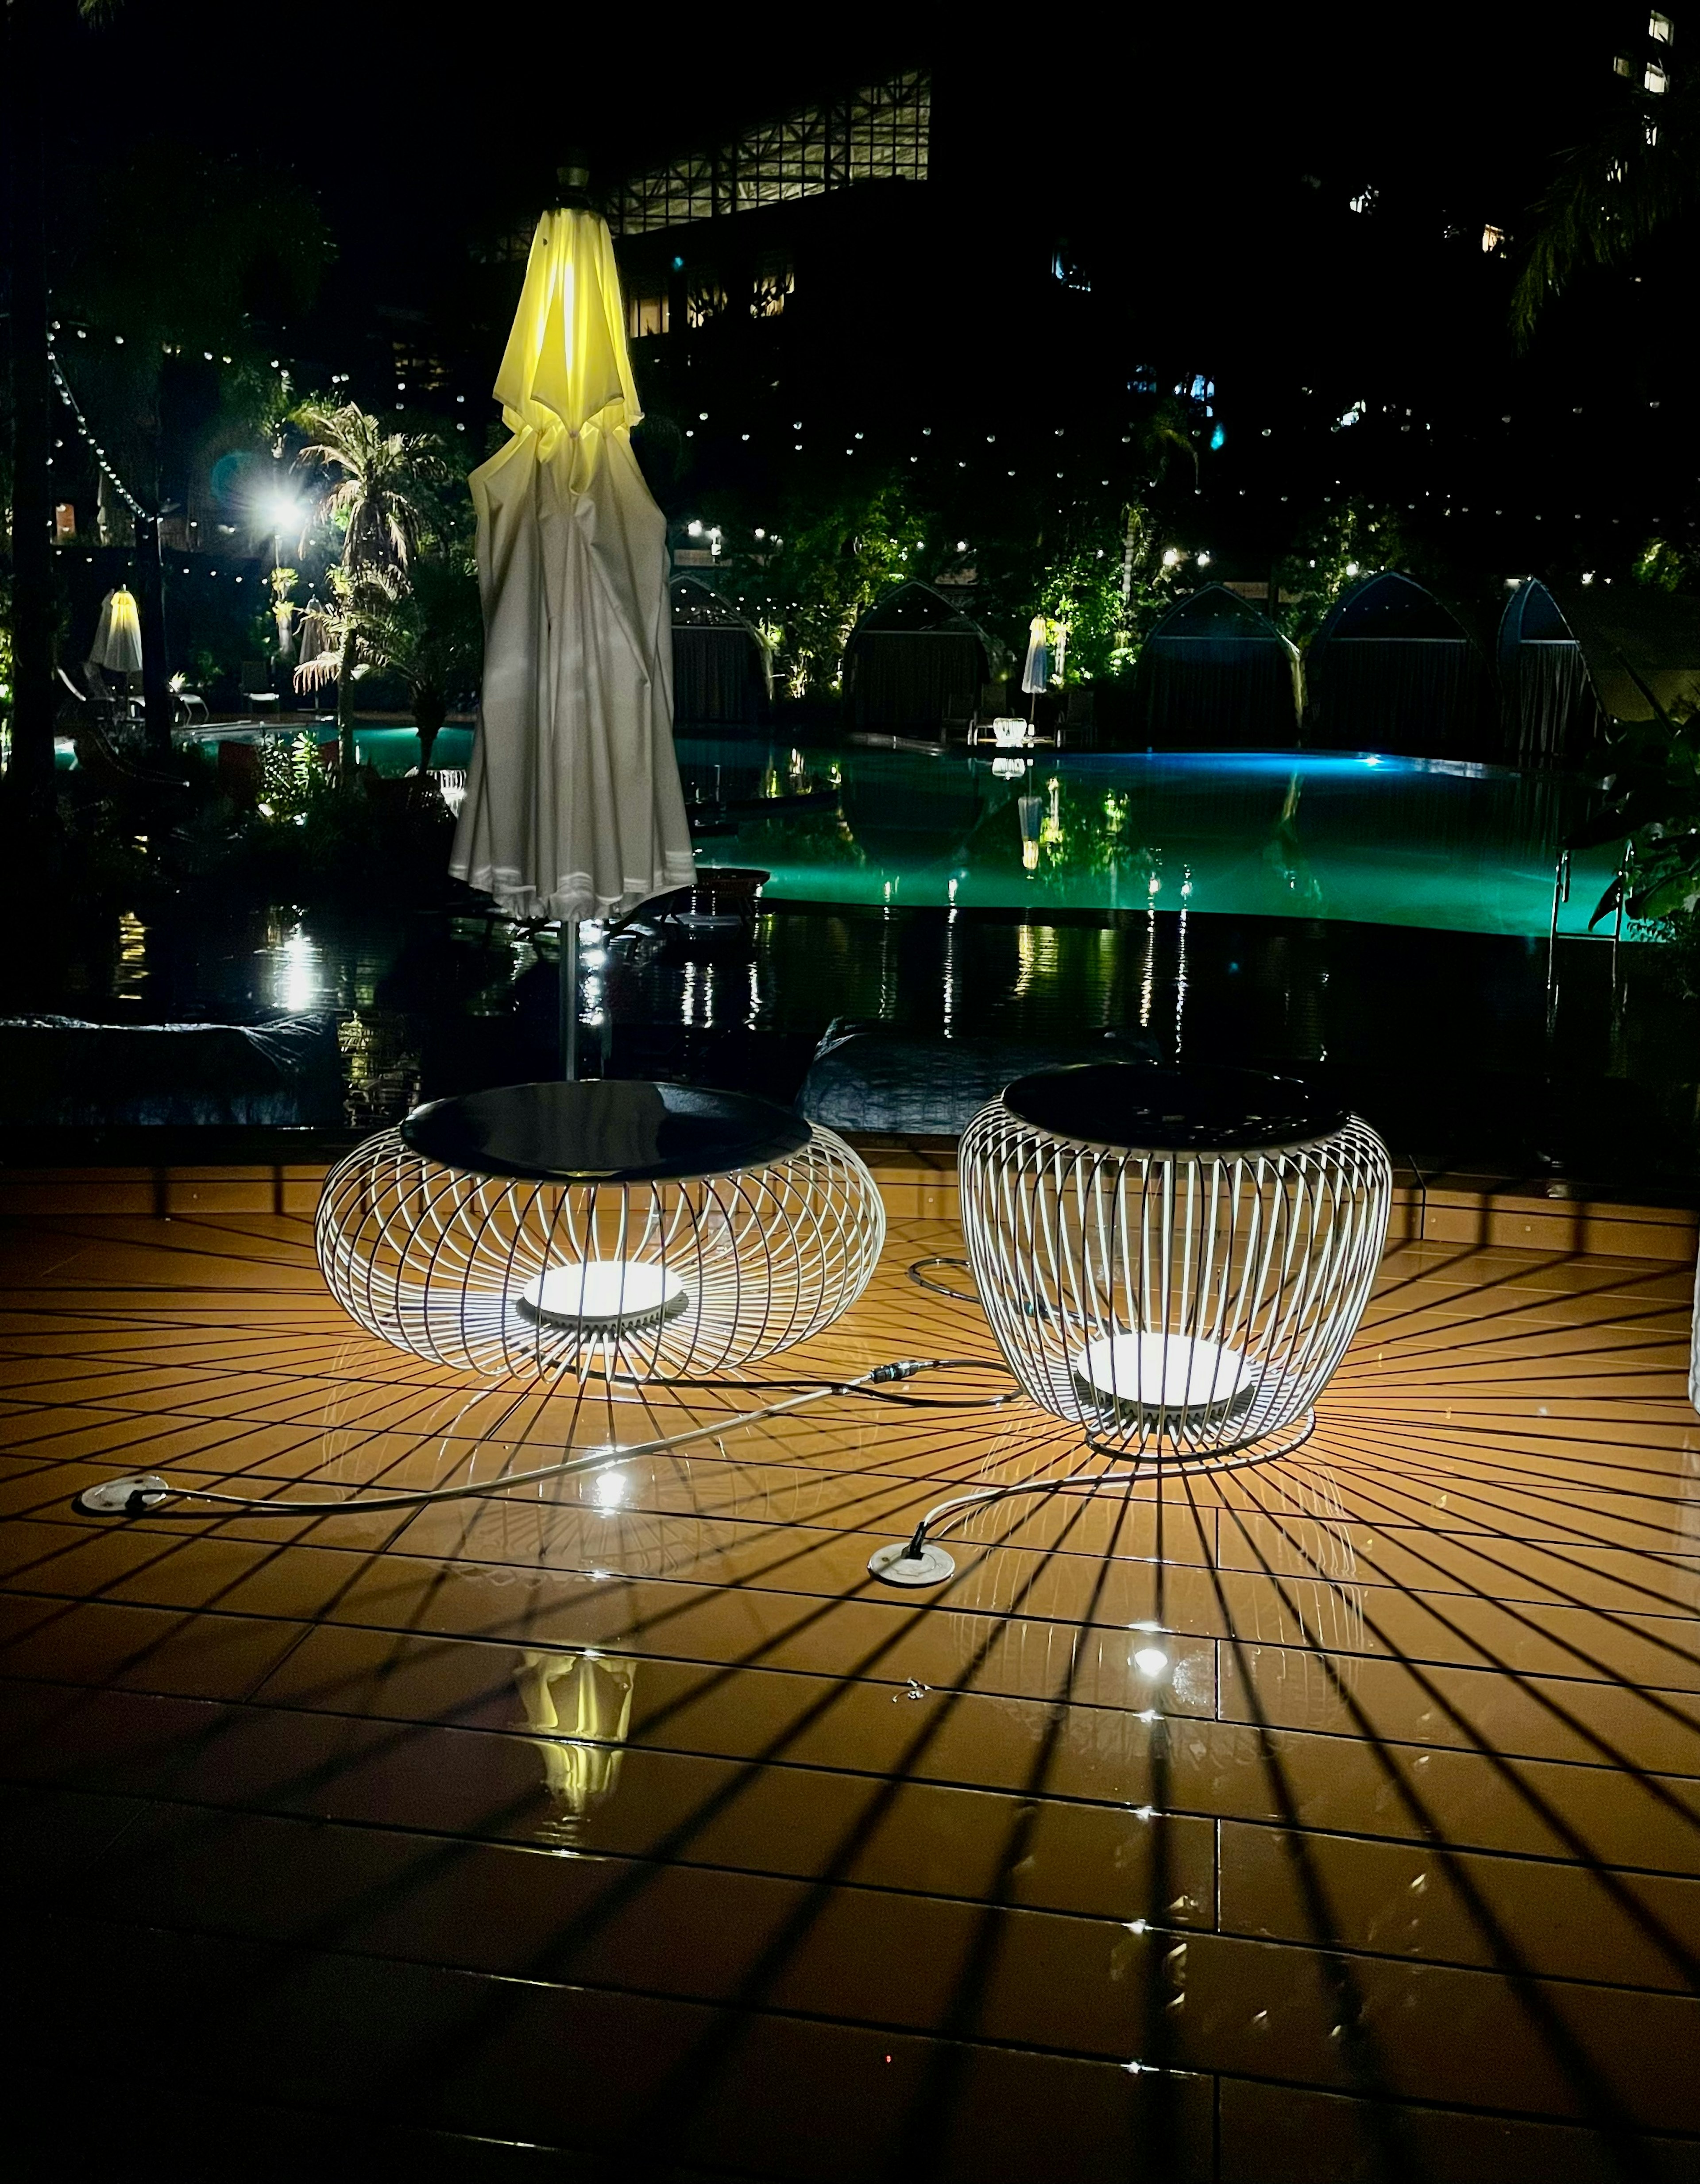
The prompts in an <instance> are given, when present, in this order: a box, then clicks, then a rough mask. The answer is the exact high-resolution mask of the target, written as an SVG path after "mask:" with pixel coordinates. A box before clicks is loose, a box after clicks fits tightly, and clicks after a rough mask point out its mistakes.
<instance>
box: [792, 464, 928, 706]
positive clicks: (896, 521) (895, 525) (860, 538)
mask: <svg viewBox="0 0 1700 2184" xmlns="http://www.w3.org/2000/svg"><path fill="white" fill-rule="evenodd" d="M926 540H927V523H926V520H925V518H924V517H923V516H922V515H921V514H920V513H919V512H918V511H917V510H916V509H914V508H913V507H911V505H910V504H909V503H908V501H907V500H906V498H905V496H904V494H903V493H902V491H901V490H900V487H898V486H897V485H896V484H895V482H892V481H891V480H889V479H884V480H880V481H878V482H875V483H873V484H872V485H871V486H867V487H859V488H853V489H851V490H849V491H846V492H845V493H843V494H841V495H840V496H839V499H837V500H836V501H835V502H829V503H828V504H826V505H824V506H821V505H819V504H816V505H815V506H814V507H812V508H811V510H807V511H805V510H803V509H801V508H797V509H794V510H793V511H792V512H791V515H790V518H789V521H787V523H786V526H785V528H784V529H783V531H781V532H779V535H778V538H777V540H775V541H774V542H773V543H772V545H771V547H770V548H769V549H768V550H767V552H766V554H764V555H763V556H762V559H761V566H760V571H759V574H760V577H761V586H760V588H761V592H762V593H763V594H764V595H766V596H771V598H772V600H773V602H774V604H773V607H772V610H771V615H772V626H776V627H777V628H778V631H779V632H780V633H781V635H782V637H783V651H784V655H785V658H786V661H787V682H788V687H789V692H790V694H791V695H792V696H793V697H802V696H804V695H805V694H809V693H814V694H821V693H822V692H825V691H828V690H836V689H837V688H839V682H840V679H841V677H842V675H843V672H844V647H845V645H846V644H847V643H849V641H850V632H851V631H852V630H853V629H854V628H855V627H856V622H857V620H858V618H859V617H860V616H861V615H862V614H864V613H865V612H866V611H867V609H868V608H869V607H870V606H872V604H873V602H874V601H875V600H876V599H878V597H879V596H880V594H881V593H883V592H885V591H887V590H889V588H890V587H891V586H892V585H893V584H895V583H901V582H903V581H904V580H905V579H906V577H924V576H925V575H927V574H928V572H929V571H930V566H931V565H930V563H929V562H928V560H927V559H926V555H925V550H924V549H925V546H926ZM752 581H753V577H752Z"/></svg>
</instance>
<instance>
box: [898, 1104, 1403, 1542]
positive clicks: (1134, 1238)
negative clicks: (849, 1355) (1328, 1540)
mask: <svg viewBox="0 0 1700 2184" xmlns="http://www.w3.org/2000/svg"><path fill="white" fill-rule="evenodd" d="M959 1163H960V1173H961V1194H962V1229H963V1233H964V1234H965V1236H966V1239H967V1249H968V1259H969V1263H970V1264H971V1266H972V1267H973V1273H974V1278H975V1281H976V1283H977V1284H978V1289H979V1292H980V1300H981V1302H982V1303H983V1304H984V1307H985V1311H986V1316H987V1318H989V1320H990V1322H991V1327H992V1333H993V1334H994V1335H995V1338H996V1340H997V1344H998V1347H999V1348H1000V1350H1001V1351H1002V1352H1003V1354H1004V1357H1005V1358H1006V1360H1007V1362H1008V1363H1009V1366H1010V1368H1011V1370H1012V1372H1013V1373H1015V1375H1016V1378H1017V1379H1018V1380H1019V1381H1020V1383H1021V1385H1022V1386H1023V1388H1024V1389H1025V1390H1026V1391H1027V1393H1028V1395H1029V1396H1031V1397H1032V1399H1033V1400H1034V1402H1035V1403H1037V1404H1039V1405H1040V1407H1042V1408H1043V1409H1045V1410H1046V1411H1049V1412H1051V1413H1052V1415H1053V1416H1055V1417H1056V1418H1063V1419H1067V1420H1068V1421H1069V1422H1071V1423H1072V1424H1075V1425H1078V1426H1079V1428H1080V1429H1082V1431H1083V1432H1084V1435H1085V1437H1086V1440H1087V1441H1088V1442H1089V1443H1090V1445H1091V1446H1093V1447H1094V1448H1095V1449H1099V1450H1102V1451H1106V1452H1107V1453H1110V1454H1112V1455H1119V1456H1126V1457H1131V1458H1132V1460H1133V1462H1134V1464H1135V1465H1142V1464H1146V1463H1193V1464H1201V1465H1208V1466H1211V1467H1212V1468H1215V1467H1218V1466H1221V1465H1224V1464H1229V1463H1255V1462H1259V1461H1262V1460H1263V1459H1266V1458H1268V1457H1273V1456H1279V1455H1281V1454H1284V1453H1285V1451H1288V1450H1290V1449H1293V1448H1296V1447H1297V1446H1298V1445H1299V1444H1300V1442H1301V1441H1302V1440H1305V1439H1306V1438H1307V1435H1309V1434H1310V1432H1311V1430H1312V1429H1313V1425H1314V1424H1315V1412H1314V1410H1313V1405H1314V1403H1315V1401H1316V1398H1317V1396H1318V1395H1319V1394H1320V1393H1321V1391H1322V1390H1323V1388H1324V1386H1325V1385H1326V1384H1327V1382H1328V1380H1329V1376H1330V1375H1331V1374H1332V1373H1333V1372H1334V1369H1335V1366H1336V1365H1338V1364H1339V1362H1340V1357H1341V1356H1342V1355H1343V1353H1344V1351H1345V1350H1346V1345H1347V1343H1348V1342H1349V1341H1350V1340H1352V1335H1353V1334H1354V1333H1355V1332H1356V1331H1357V1323H1358V1321H1359V1319H1360V1318H1362V1316H1363V1307H1364V1305H1365V1302H1366V1301H1367V1300H1368V1295H1369V1286H1370V1283H1371V1282H1372V1280H1373V1279H1374V1273H1375V1269H1376V1267H1377V1265H1378V1263H1379V1262H1380V1256H1381V1250H1382V1245H1383V1244H1384V1243H1385V1240H1386V1234H1387V1216H1388V1211H1389V1207H1390V1205H1391V1195H1392V1180H1393V1178H1392V1165H1391V1162H1390V1161H1389V1159H1388V1156H1387V1149H1386V1147H1385V1145H1383V1144H1382V1142H1381V1140H1380V1138H1379V1137H1378V1136H1377V1135H1376V1134H1375V1132H1374V1130H1372V1129H1371V1128H1369V1126H1368V1123H1364V1122H1362V1121H1360V1120H1359V1119H1358V1117H1357V1116H1355V1115H1352V1114H1349V1113H1347V1112H1346V1110H1345V1109H1343V1108H1340V1107H1336V1106H1331V1105H1329V1103H1328V1102H1327V1101H1326V1100H1324V1099H1322V1098H1320V1097H1319V1096H1318V1095H1315V1094H1313V1092H1311V1091H1310V1090H1309V1089H1307V1087H1305V1086H1304V1085H1302V1084H1296V1083H1294V1082H1292V1081H1291V1080H1290V1079H1285V1078H1276V1077H1267V1076H1263V1075H1262V1074H1260V1073H1257V1072H1255V1071H1251V1070H1240V1069H1188V1070H1180V1069H1157V1068H1151V1067H1144V1066H1141V1065H1140V1064H1137V1063H1130V1062H1092V1063H1088V1064H1086V1065H1084V1067H1078V1068H1073V1069H1050V1070H1042V1071H1040V1072H1038V1073H1035V1074H1034V1075H1033V1076H1030V1077H1023V1078H1018V1079H1017V1081H1016V1082H1015V1083H1014V1084H1011V1085H1009V1086H1008V1087H1007V1088H1006V1090H1005V1092H1004V1094H1003V1096H1002V1098H1001V1099H1000V1100H994V1101H993V1102H992V1104H991V1105H990V1106H987V1107H983V1108H982V1109H981V1110H980V1112H979V1113H978V1115H976V1116H975V1117H974V1118H973V1121H972V1122H971V1123H969V1125H968V1127H967V1130H966V1131H965V1132H964V1134H963V1137H962V1142H961V1152H960V1155H959ZM1107 1480H1108V1474H1101V1475H1099V1476H1098V1477H1096V1478H1094V1477H1093V1475H1092V1474H1087V1475H1086V1476H1085V1477H1084V1478H1083V1477H1082V1475H1081V1474H1079V1473H1076V1474H1073V1475H1072V1476H1071V1477H1070V1478H1069V1479H1066V1480H1065V1479H1040V1480H1032V1481H1025V1482H1023V1483H1022V1484H1021V1485H1017V1486H1012V1487H1004V1488H996V1489H987V1490H978V1491H976V1492H975V1493H973V1494H971V1495H965V1496H961V1497H959V1499H958V1501H957V1502H954V1503H951V1504H948V1505H945V1506H943V1507H940V1508H939V1509H936V1510H933V1511H929V1512H928V1515H927V1517H925V1518H923V1519H922V1523H921V1524H920V1525H919V1527H918V1528H917V1531H916V1533H915V1535H913V1537H912V1538H911V1541H909V1542H908V1543H907V1545H906V1546H905V1545H898V1546H890V1547H883V1548H881V1549H880V1550H879V1552H878V1553H877V1554H876V1555H875V1556H874V1557H873V1558H872V1563H870V1565H869V1567H870V1568H872V1570H873V1572H874V1574H875V1575H876V1576H880V1577H883V1578H885V1579H886V1580H888V1581H889V1582H890V1583H893V1584H910V1585H927V1584H936V1583H938V1582H939V1580H940V1579H941V1578H942V1577H944V1576H947V1575H948V1574H950V1568H951V1564H950V1557H949V1556H948V1555H946V1554H945V1552H944V1551H943V1549H942V1548H939V1547H938V1546H928V1544H927V1538H928V1530H929V1528H930V1529H933V1530H934V1531H935V1532H936V1531H937V1530H938V1529H941V1528H942V1527H943V1525H944V1524H945V1523H946V1522H948V1521H949V1519H950V1517H951V1516H952V1515H954V1514H955V1513H957V1512H958V1511H962V1512H965V1511H966V1510H967V1508H969V1507H978V1506H980V1505H981V1504H982V1503H984V1502H986V1501H989V1500H994V1499H1000V1498H1002V1496H1005V1495H1006V1494H1011V1493H1023V1494H1025V1493H1034V1492H1049V1491H1052V1490H1062V1489H1063V1487H1065V1486H1074V1487H1077V1488H1078V1487H1080V1486H1083V1485H1086V1486H1090V1485H1102V1484H1106V1483H1107Z"/></svg>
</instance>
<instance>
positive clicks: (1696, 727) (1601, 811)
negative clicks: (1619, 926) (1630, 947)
mask: <svg viewBox="0 0 1700 2184" xmlns="http://www.w3.org/2000/svg"><path fill="white" fill-rule="evenodd" d="M1625 666H1627V663H1625ZM1628 672H1629V674H1630V677H1631V679H1632V680H1633V681H1634V682H1635V684H1636V688H1638V689H1639V690H1640V692H1641V695H1642V697H1644V698H1645V699H1647V704H1648V705H1650V706H1651V707H1652V709H1653V718H1652V719H1651V720H1649V721H1619V722H1617V723H1616V724H1615V725H1614V731H1613V733H1612V736H1611V746H1612V771H1611V772H1610V773H1608V775H1607V776H1606V777H1605V779H1604V781H1603V783H1602V789H1603V791H1604V794H1603V796H1602V800H1601V802H1600V804H1599V805H1598V806H1597V808H1596V810H1595V811H1594V813H1593V815H1592V816H1591V818H1590V819H1589V821H1588V822H1587V823H1586V825H1585V826H1583V827H1580V829H1578V831H1577V832H1576V833H1575V834H1573V835H1572V837H1571V838H1570V842H1569V847H1570V848H1571V849H1573V850H1585V849H1593V848H1597V847H1599V846H1600V845H1602V844H1606V843H1612V842H1618V841H1622V842H1623V843H1624V844H1625V849H1624V855H1623V858H1622V861H1621V862H1620V864H1619V868H1618V872H1617V876H1616V877H1614V879H1613V881H1612V882H1611V883H1610V885H1609V886H1608V888H1607V889H1606V891H1605V893H1604V894H1602V896H1601V898H1600V900H1599V902H1598V904H1597V906H1596V908H1595V911H1594V913H1593V916H1592V917H1591V918H1590V919H1589V921H1588V926H1589V930H1590V931H1591V930H1592V929H1593V928H1594V927H1595V926H1596V925H1597V924H1598V923H1599V922H1600V921H1601V920H1602V918H1605V917H1611V916H1612V915H1614V913H1615V912H1616V911H1617V910H1618V909H1619V907H1621V908H1622V910H1623V911H1624V912H1625V915H1626V916H1628V917H1632V918H1645V919H1649V920H1653V921H1669V920H1672V919H1675V920H1677V921H1679V922H1680V921H1682V920H1685V919H1686V920H1687V921H1689V922H1692V921H1693V920H1694V919H1695V917H1696V915H1697V912H1700V713H1697V712H1694V711H1692V710H1682V711H1680V712H1671V711H1669V710H1667V709H1666V708H1665V707H1664V705H1661V704H1660V703H1659V701H1658V699H1657V698H1656V697H1655V696H1654V695H1653V692H1652V691H1651V690H1650V689H1649V688H1647V684H1646V683H1645V682H1642V681H1641V677H1640V676H1638V675H1636V673H1635V671H1634V669H1633V668H1629V669H1628Z"/></svg>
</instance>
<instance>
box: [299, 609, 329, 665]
mask: <svg viewBox="0 0 1700 2184" xmlns="http://www.w3.org/2000/svg"><path fill="white" fill-rule="evenodd" d="M331 649H332V644H331V627H330V624H329V623H328V622H327V621H326V618H325V610H324V608H323V607H322V606H321V605H320V603H319V601H318V600H317V599H309V600H308V602H307V605H306V608H305V610H304V612H303V614H302V616H301V641H300V643H299V644H298V647H297V648H296V654H295V664H296V666H298V667H305V666H309V664H310V663H311V662H312V661H313V660H317V659H318V658H319V656H320V654H321V653H326V652H329V651H330V650H331Z"/></svg>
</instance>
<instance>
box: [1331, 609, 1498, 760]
mask: <svg viewBox="0 0 1700 2184" xmlns="http://www.w3.org/2000/svg"><path fill="white" fill-rule="evenodd" d="M1308 666H1309V680H1310V693H1311V702H1310V711H1309V715H1308V717H1307V721H1306V724H1305V740H1306V742H1307V743H1308V744H1313V745H1315V746H1316V747H1317V748H1318V749H1323V750H1374V751H1388V752H1392V753H1396V754H1397V755H1401V756H1403V757H1407V758H1483V757H1487V756H1490V755H1497V754H1496V753H1493V752H1492V751H1491V732H1490V729H1489V727H1488V721H1489V718H1490V715H1489V708H1488V682H1487V671H1486V666H1485V662H1484V660H1483V659H1482V656H1481V655H1480V652H1479V651H1478V650H1477V649H1476V648H1475V646H1474V644H1473V643H1471V642H1470V639H1469V637H1468V636H1467V635H1466V633H1465V632H1464V628H1463V624H1462V623H1461V622H1460V621H1458V618H1457V617H1456V616H1454V615H1452V613H1450V612H1449V611H1448V610H1447V609H1446V608H1445V607H1443V606H1442V605H1441V603H1440V601H1439V600H1438V599H1436V598H1435V596H1434V594H1433V593H1432V592H1429V591H1425V590H1424V588H1423V587H1422V585H1421V584H1419V583H1417V582H1413V579H1412V578H1411V577H1403V576H1401V575H1399V574H1398V573H1397V571H1395V570H1391V569H1385V570H1383V571H1381V572H1380V575H1379V576H1374V577H1366V578H1365V579H1364V581H1363V582H1362V583H1360V584H1357V585H1354V587H1353V588H1352V590H1351V591H1349V592H1347V593H1345V594H1344V595H1343V596H1342V597H1341V598H1340V599H1337V600H1336V601H1335V604H1334V605H1333V607H1332V608H1331V609H1330V610H1329V613H1328V616H1327V617H1326V618H1325V620H1324V622H1323V625H1322V627H1321V628H1320V629H1319V630H1318V632H1317V633H1316V636H1315V637H1314V638H1313V640H1312V643H1311V649H1310V659H1309V663H1308Z"/></svg>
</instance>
